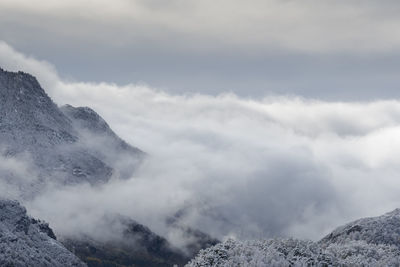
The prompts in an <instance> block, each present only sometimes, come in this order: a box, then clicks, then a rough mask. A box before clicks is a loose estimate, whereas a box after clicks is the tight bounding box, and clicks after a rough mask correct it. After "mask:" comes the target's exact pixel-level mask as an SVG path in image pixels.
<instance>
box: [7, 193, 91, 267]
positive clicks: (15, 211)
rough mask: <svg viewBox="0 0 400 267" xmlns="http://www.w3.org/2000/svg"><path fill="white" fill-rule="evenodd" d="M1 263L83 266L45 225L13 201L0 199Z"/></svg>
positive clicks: (55, 266)
mask: <svg viewBox="0 0 400 267" xmlns="http://www.w3.org/2000/svg"><path fill="white" fill-rule="evenodd" d="M0 266H16V267H19V266H21V267H24V266H38V267H41V266H48V267H53V266H54V267H57V266H60V267H61V266H86V265H85V264H84V263H83V262H82V261H80V260H79V259H78V258H77V257H76V256H75V255H74V254H72V253H71V252H70V251H68V250H67V249H66V248H65V247H64V246H63V245H62V244H61V243H59V242H58V241H57V240H56V237H55V235H54V233H53V231H52V229H51V228H50V227H49V225H48V224H46V223H44V222H41V221H39V220H36V219H33V218H31V217H30V216H28V215H27V213H26V210H25V208H24V207H22V206H21V205H20V204H19V203H18V202H16V201H10V200H2V199H0Z"/></svg>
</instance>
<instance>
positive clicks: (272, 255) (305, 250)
mask: <svg viewBox="0 0 400 267" xmlns="http://www.w3.org/2000/svg"><path fill="white" fill-rule="evenodd" d="M399 233H400V209H396V210H394V211H392V212H389V213H387V214H384V215H382V216H379V217H374V218H364V219H360V220H357V221H354V222H351V223H349V224H346V225H344V226H341V227H339V228H337V229H336V230H334V231H333V232H332V233H330V234H329V235H327V236H326V237H324V238H323V239H321V240H320V241H319V242H312V241H304V240H296V239H269V240H259V241H236V240H232V239H229V240H227V241H225V242H223V243H220V244H217V245H215V246H213V247H211V248H208V249H205V250H202V251H200V253H199V254H198V255H197V256H196V258H194V259H193V260H192V261H191V262H189V263H188V264H187V265H186V266H188V267H194V266H197V267H199V266H400V238H399Z"/></svg>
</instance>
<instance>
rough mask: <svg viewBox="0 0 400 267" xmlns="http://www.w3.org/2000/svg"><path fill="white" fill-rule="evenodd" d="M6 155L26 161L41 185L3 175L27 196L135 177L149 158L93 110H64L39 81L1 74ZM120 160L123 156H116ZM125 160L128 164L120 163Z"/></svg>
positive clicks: (1, 135) (0, 124)
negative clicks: (47, 188) (54, 186)
mask: <svg viewBox="0 0 400 267" xmlns="http://www.w3.org/2000/svg"><path fill="white" fill-rule="evenodd" d="M0 152H1V154H2V155H3V156H4V157H6V158H18V156H21V155H24V157H25V158H26V157H28V158H29V159H30V161H29V160H27V162H29V163H31V165H30V166H29V167H30V169H31V170H30V173H31V174H32V173H35V172H36V173H37V176H38V179H36V180H35V181H34V182H32V181H31V183H29V184H21V180H23V179H15V177H14V176H15V175H17V174H16V173H15V172H14V173H13V172H12V171H9V170H7V171H3V172H2V170H0V173H1V174H2V175H1V176H2V177H1V179H3V180H4V179H6V180H7V181H8V183H10V184H12V183H16V184H15V187H16V188H22V190H21V191H22V195H24V196H25V197H26V196H29V195H34V194H36V193H37V192H38V191H40V189H41V185H43V184H44V183H46V182H52V183H61V184H75V183H81V182H88V183H90V184H96V183H102V182H105V181H107V180H108V179H109V178H110V177H111V175H112V174H118V175H119V174H121V175H122V176H124V177H129V176H130V175H132V172H133V170H134V169H135V168H136V167H137V165H138V164H139V162H140V159H141V158H142V157H143V155H144V153H143V152H141V151H140V150H139V149H136V148H134V147H132V146H130V145H128V144H127V143H126V142H124V141H123V140H122V139H121V138H119V137H118V136H117V135H116V134H115V133H114V132H113V131H112V130H111V129H110V128H109V126H108V125H107V123H106V122H105V121H104V120H103V119H102V118H101V117H100V116H99V115H98V114H97V113H95V112H94V111H93V110H91V109H88V108H73V107H71V106H65V107H63V108H61V109H60V108H58V107H57V105H56V104H54V102H53V101H52V100H51V99H50V97H49V96H48V95H47V94H46V93H45V92H44V90H43V89H42V88H41V87H40V85H39V83H38V82H37V80H36V79H35V78H34V77H33V76H31V75H29V74H26V73H23V72H8V71H4V70H2V69H0ZM116 155H118V156H116ZM122 157H123V158H124V161H123V162H120V161H118V160H119V159H121V158H122Z"/></svg>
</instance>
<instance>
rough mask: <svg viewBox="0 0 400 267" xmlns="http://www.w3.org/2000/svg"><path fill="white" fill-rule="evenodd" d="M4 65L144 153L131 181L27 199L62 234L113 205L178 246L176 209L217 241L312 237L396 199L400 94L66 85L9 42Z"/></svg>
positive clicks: (0, 47)
mask: <svg viewBox="0 0 400 267" xmlns="http://www.w3.org/2000/svg"><path fill="white" fill-rule="evenodd" d="M0 65H1V66H2V67H3V68H5V69H9V70H24V71H27V72H30V73H32V74H34V75H36V76H37V77H38V80H39V81H40V82H41V83H42V86H43V87H44V88H45V90H46V91H47V92H48V93H49V94H50V96H51V97H52V98H53V99H54V100H55V102H56V103H58V104H65V103H69V104H72V105H84V106H90V107H92V108H93V109H95V110H96V111H98V112H99V114H101V115H102V116H103V117H104V118H105V119H106V120H107V121H108V122H109V124H110V125H111V127H112V128H114V129H115V131H116V132H117V133H118V134H119V135H120V136H121V137H123V138H124V139H125V140H127V141H128V142H130V143H131V144H133V145H135V146H137V147H139V148H140V149H142V150H144V151H146V152H147V153H148V154H149V157H148V158H147V160H146V161H145V162H144V164H143V166H142V167H141V168H140V170H139V171H138V172H137V173H136V174H135V177H132V178H131V179H129V180H127V181H120V180H112V181H111V182H109V183H108V184H106V185H104V186H102V187H100V188H92V187H90V186H87V185H83V186H74V187H68V188H63V189H60V190H57V191H54V190H52V191H49V192H48V193H46V194H43V195H41V196H40V197H38V198H36V199H35V200H34V201H33V202H30V203H26V204H27V206H28V209H29V210H30V211H31V213H32V214H33V215H34V216H36V217H40V218H43V219H46V220H48V221H49V222H50V223H51V225H52V226H53V228H54V229H56V231H58V232H59V233H61V234H71V233H73V232H74V231H76V229H81V230H82V229H83V230H86V231H93V233H94V232H96V231H97V230H96V229H98V228H96V227H93V225H96V223H97V222H98V220H99V218H101V216H103V214H105V213H109V212H116V213H120V214H123V215H128V216H131V217H132V218H134V219H136V220H137V221H138V222H140V223H143V224H146V225H148V226H149V227H151V228H152V229H154V230H156V231H157V232H159V233H161V234H164V235H166V236H168V237H169V238H170V239H171V240H173V241H175V243H177V242H179V237H177V236H176V235H175V234H176V233H173V232H170V231H168V230H167V229H166V228H165V225H164V221H165V219H166V218H167V217H169V216H171V215H173V214H175V213H177V212H180V214H182V217H181V219H182V221H183V222H185V223H188V224H189V225H192V226H194V227H196V228H199V229H201V230H204V231H206V232H208V233H210V234H212V235H215V236H217V237H220V238H221V237H224V236H236V237H238V238H246V239H249V238H260V237H270V236H288V235H290V236H295V237H309V238H319V237H321V236H322V235H323V234H324V233H326V232H328V231H329V230H331V229H332V228H333V227H334V226H335V225H339V224H341V223H343V222H345V221H348V220H351V219H354V218H359V217H364V216H372V215H378V214H381V213H384V212H385V211H388V210H391V209H393V208H395V207H399V206H400V195H399V194H398V188H399V186H400V180H399V178H398V173H399V169H400V167H399V166H400V157H399V153H400V152H399V151H400V139H399V136H400V127H399V126H400V124H399V123H400V102H398V101H397V100H393V101H377V102H368V103H339V102H334V103H333V102H322V101H318V100H311V99H302V98H296V97H291V98H288V97H270V98H268V97H267V98H264V99H260V100H254V99H243V98H239V97H237V96H235V95H232V94H223V95H219V96H216V97H214V96H207V95H169V94H166V93H164V92H162V91H158V90H155V89H152V88H149V87H148V86H146V85H127V86H123V87H118V86H116V85H113V84H105V83H104V84H97V83H96V84H94V83H79V82H73V81H72V82H70V81H65V80H61V79H60V78H59V76H58V75H57V73H56V71H55V68H54V67H52V66H51V65H50V64H48V63H46V62H40V61H37V60H35V59H33V58H30V57H27V56H24V55H22V54H20V53H18V52H16V51H14V50H13V49H12V48H11V47H9V46H8V45H7V44H5V43H0ZM100 145H101V144H100ZM66 222H68V223H66ZM99 227H100V226H99Z"/></svg>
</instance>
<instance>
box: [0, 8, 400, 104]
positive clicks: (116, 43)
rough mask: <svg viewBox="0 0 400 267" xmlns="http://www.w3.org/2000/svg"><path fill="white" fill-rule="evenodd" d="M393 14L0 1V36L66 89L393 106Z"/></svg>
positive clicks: (398, 23)
mask: <svg viewBox="0 0 400 267" xmlns="http://www.w3.org/2000/svg"><path fill="white" fill-rule="evenodd" d="M399 9H400V3H398V2H397V1H374V0H368V1H356V0H350V1H349V0H347V1H344V0H335V1H318V0H305V1H291V0H280V1H279V0H269V1H261V0H251V1H238V0H229V1H228V0H218V1H215V0H214V1H211V0H204V1H192V0H189V1H188V0H185V1H183V0H170V1H160V0H146V1H145V0H130V1H128V0H115V1H105V0H100V1H78V0H72V1H50V0H45V1H40V2H38V3H34V4H33V3H32V1H27V0H0V37H1V39H2V40H3V41H5V42H7V43H8V44H10V45H12V46H13V47H14V48H16V49H17V50H19V51H21V52H23V53H25V54H28V55H33V56H35V57H36V58H39V59H43V60H46V61H49V62H51V63H53V64H54V65H55V66H56V68H57V70H58V71H59V73H60V75H61V76H62V77H64V78H68V79H72V80H80V81H107V82H115V83H117V84H126V83H130V82H134V83H137V82H144V83H147V84H149V85H150V86H152V87H157V88H161V89H165V90H167V91H169V92H173V93H183V92H201V93H207V94H217V93H221V92H225V91H232V92H235V93H237V94H239V95H241V96H252V97H259V96H264V95H269V94H296V95H302V96H306V97H314V98H322V99H329V100H332V99H334V100H365V99H376V98H398V97H399V95H400V93H399V92H400V91H399V90H398V87H399V86H398V84H399V82H400V78H399V77H400V76H399V75H398V73H399V71H400V61H399V58H400V34H398V31H399V30H398V29H400V17H399V16H398V14H399V11H400V10H399Z"/></svg>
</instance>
